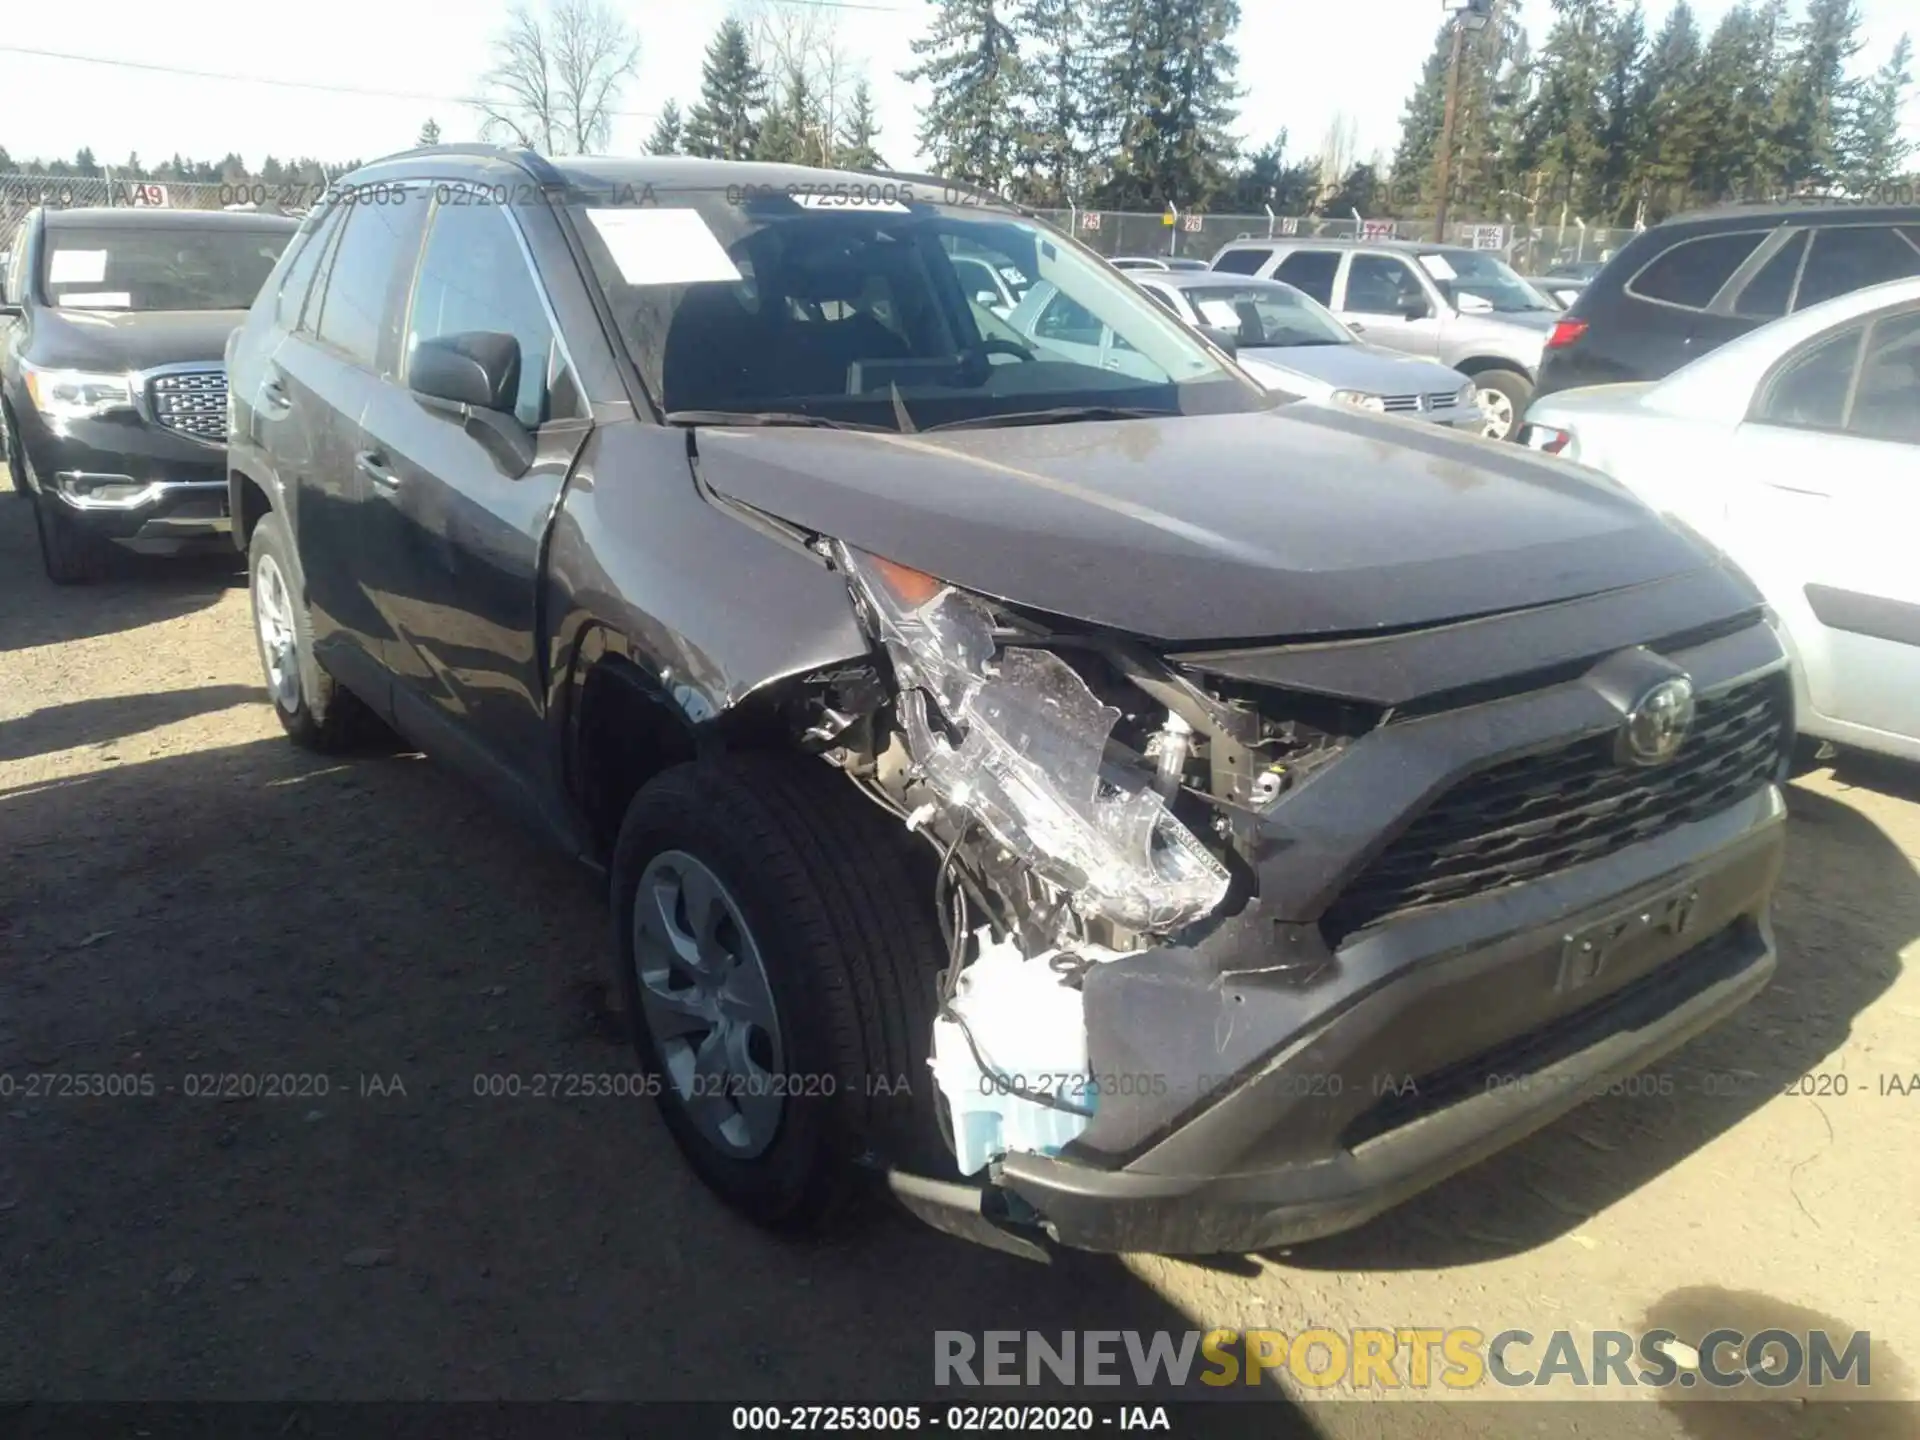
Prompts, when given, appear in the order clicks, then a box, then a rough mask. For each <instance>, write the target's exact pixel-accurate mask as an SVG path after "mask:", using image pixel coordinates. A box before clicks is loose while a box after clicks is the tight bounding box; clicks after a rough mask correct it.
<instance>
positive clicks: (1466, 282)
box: [1420, 250, 1560, 314]
mask: <svg viewBox="0 0 1920 1440" xmlns="http://www.w3.org/2000/svg"><path fill="white" fill-rule="evenodd" d="M1420 265H1421V268H1423V269H1424V270H1425V271H1426V272H1427V273H1428V274H1429V275H1431V276H1432V277H1433V278H1434V280H1435V282H1436V283H1437V284H1438V285H1439V286H1440V289H1441V292H1442V293H1443V294H1445V295H1446V297H1447V299H1448V300H1450V301H1452V302H1453V303H1454V304H1455V305H1458V304H1459V303H1460V297H1461V296H1462V295H1477V296H1478V297H1479V298H1480V299H1482V300H1485V301H1486V302H1487V303H1488V304H1489V305H1491V306H1493V308H1494V309H1495V310H1497V311H1499V312H1501V313H1502V314H1520V313H1523V312H1526V311H1529V310H1558V309H1559V308H1560V307H1559V306H1557V305H1555V304H1554V303H1553V302H1552V301H1551V300H1549V299H1548V298H1547V297H1546V296H1545V295H1542V294H1541V293H1540V292H1539V291H1538V290H1536V289H1534V288H1533V286H1531V285H1529V284H1528V283H1527V282H1526V281H1525V280H1523V279H1521V278H1520V276H1519V274H1518V272H1516V271H1515V270H1514V268H1513V267H1512V266H1511V265H1509V264H1507V262H1506V261H1504V260H1502V259H1501V258H1500V257H1499V256H1498V255H1492V254H1484V253H1481V252H1479V251H1472V250H1467V251H1461V250H1450V251H1448V252H1447V253H1445V254H1444V255H1443V254H1437V253H1436V254H1431V255H1422V256H1421V257H1420Z"/></svg>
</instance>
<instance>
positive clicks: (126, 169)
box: [0, 150, 273, 180]
mask: <svg viewBox="0 0 1920 1440" xmlns="http://www.w3.org/2000/svg"><path fill="white" fill-rule="evenodd" d="M5 156H6V151H4V150H0V170H5V169H6V168H7V166H6V162H5ZM267 163H268V164H269V165H271V164H272V163H273V161H272V159H271V158H269V159H268V161H267ZM120 174H121V176H122V177H123V178H125V179H128V180H144V179H146V178H147V170H146V167H145V166H144V165H142V164H141V163H140V152H139V151H138V150H130V151H128V152H127V162H126V164H124V165H122V166H121V167H120Z"/></svg>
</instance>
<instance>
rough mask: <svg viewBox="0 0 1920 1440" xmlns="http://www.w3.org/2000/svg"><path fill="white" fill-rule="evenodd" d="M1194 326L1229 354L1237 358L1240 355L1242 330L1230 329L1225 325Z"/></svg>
mask: <svg viewBox="0 0 1920 1440" xmlns="http://www.w3.org/2000/svg"><path fill="white" fill-rule="evenodd" d="M1194 328H1195V329H1197V330H1198V331H1199V332H1200V333H1201V334H1202V335H1204V336H1206V337H1207V339H1209V340H1211V341H1212V342H1213V343H1214V344H1215V345H1218V346H1219V347H1220V348H1221V349H1222V350H1224V351H1226V352H1227V354H1229V355H1231V356H1235V357H1236V358H1237V357H1238V356H1239V354H1240V332H1239V331H1238V330H1230V329H1228V328H1227V327H1226V326H1225V325H1197V326H1195V327H1194Z"/></svg>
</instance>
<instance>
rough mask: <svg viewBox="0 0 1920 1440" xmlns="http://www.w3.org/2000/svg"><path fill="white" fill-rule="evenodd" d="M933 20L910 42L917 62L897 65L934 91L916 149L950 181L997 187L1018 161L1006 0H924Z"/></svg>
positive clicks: (1016, 79)
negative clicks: (929, 5)
mask: <svg viewBox="0 0 1920 1440" xmlns="http://www.w3.org/2000/svg"><path fill="white" fill-rule="evenodd" d="M930 3H932V4H933V5H935V6H936V7H937V8H938V13H937V14H936V15H935V16H934V20H933V26H932V28H931V29H930V30H929V31H928V33H927V34H926V35H925V36H923V37H922V38H921V39H918V40H915V41H914V42H913V53H914V54H915V55H918V56H920V57H921V58H920V63H919V64H918V65H916V66H914V67H913V68H912V69H910V70H905V71H902V72H901V77H900V78H901V79H903V80H924V81H925V82H927V84H928V85H929V86H930V87H931V89H932V91H933V94H932V95H931V96H930V97H929V98H928V101H927V103H926V106H925V108H924V109H923V110H922V111H921V122H920V134H919V139H920V148H921V150H922V151H923V152H925V153H926V154H927V155H928V156H930V157H931V158H932V160H933V164H934V167H935V168H936V169H937V170H939V171H940V172H942V173H943V174H946V175H948V176H950V177H952V178H953V179H955V180H964V181H966V182H968V183H970V184H973V185H978V186H982V187H984V188H986V189H988V190H995V191H997V190H1000V189H1003V188H1005V187H1006V186H1007V184H1008V183H1009V181H1011V180H1012V178H1013V172H1014V167H1015V165H1016V163H1017V160H1018V156H1017V145H1016V141H1015V136H1014V127H1013V126H1012V125H1011V124H1010V123H1009V118H1010V117H1011V116H1013V115H1015V114H1016V113H1017V107H1018V103H1019V92H1020V57H1019V52H1018V48H1017V43H1016V40H1015V37H1014V33H1013V30H1012V28H1011V27H1010V26H1009V25H1008V24H1007V22H1006V20H1005V18H1004V17H1003V16H1002V14H1001V9H1002V5H1003V3H1004V0H930Z"/></svg>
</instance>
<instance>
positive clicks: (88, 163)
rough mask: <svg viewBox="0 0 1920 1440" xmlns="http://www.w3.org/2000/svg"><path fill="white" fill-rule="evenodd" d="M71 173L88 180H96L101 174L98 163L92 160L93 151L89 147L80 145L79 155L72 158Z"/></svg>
mask: <svg viewBox="0 0 1920 1440" xmlns="http://www.w3.org/2000/svg"><path fill="white" fill-rule="evenodd" d="M73 173H74V174H76V175H85V176H87V177H89V178H90V179H97V178H99V176H100V175H101V174H102V171H101V169H100V162H99V161H97V160H95V159H94V158H93V150H92V149H91V148H90V147H88V146H85V145H82V146H81V147H80V153H79V154H78V155H76V156H74V157H73Z"/></svg>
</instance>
